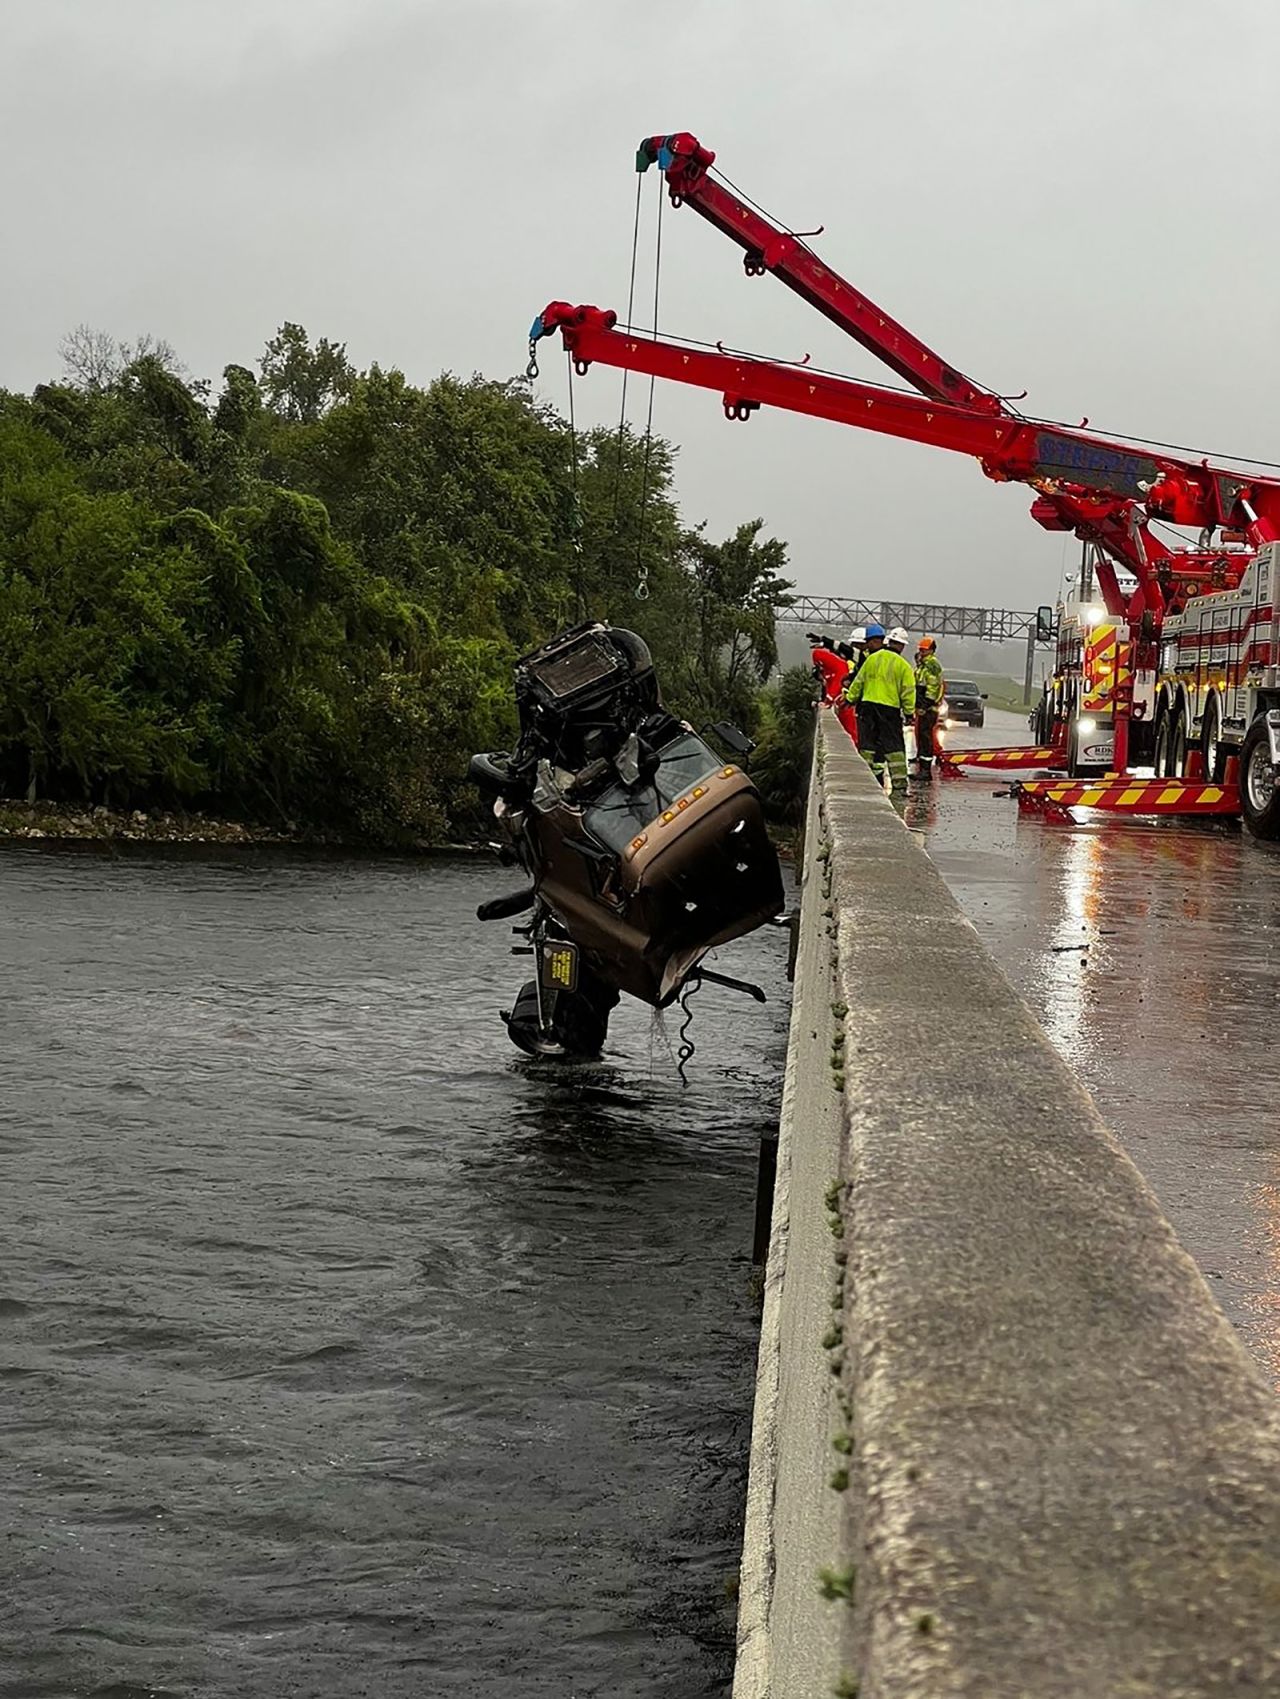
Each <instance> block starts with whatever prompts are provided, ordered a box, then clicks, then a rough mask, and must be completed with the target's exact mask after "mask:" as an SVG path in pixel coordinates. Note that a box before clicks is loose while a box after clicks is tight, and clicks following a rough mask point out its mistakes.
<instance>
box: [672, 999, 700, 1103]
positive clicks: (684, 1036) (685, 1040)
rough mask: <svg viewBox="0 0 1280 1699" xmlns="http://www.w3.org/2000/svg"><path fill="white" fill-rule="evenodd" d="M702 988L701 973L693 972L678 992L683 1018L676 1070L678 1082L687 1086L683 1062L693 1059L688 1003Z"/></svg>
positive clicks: (691, 1021)
mask: <svg viewBox="0 0 1280 1699" xmlns="http://www.w3.org/2000/svg"><path fill="white" fill-rule="evenodd" d="M701 990H702V975H701V974H695V975H694V976H693V977H692V978H691V979H690V980H689V981H688V982H687V984H686V985H685V988H684V990H683V991H682V992H681V993H680V1008H681V1011H682V1012H683V1014H684V1019H683V1020H682V1021H681V1022H680V1048H679V1049H678V1050H677V1051H676V1071H677V1073H678V1074H679V1075H680V1084H681V1085H683V1086H687V1085H688V1083H689V1076H688V1074H686V1073H685V1071H684V1070H685V1064H686V1063H687V1062H690V1061H692V1060H693V1052H694V1042H693V1040H692V1039H691V1038H690V1037H689V1028H690V1027H691V1026H692V1025H693V1010H692V1008H691V1007H690V1004H691V1003H692V1001H693V998H694V994H695V993H696V992H698V991H701Z"/></svg>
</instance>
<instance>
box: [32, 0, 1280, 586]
mask: <svg viewBox="0 0 1280 1699" xmlns="http://www.w3.org/2000/svg"><path fill="white" fill-rule="evenodd" d="M1278 50H1280V8H1278V7H1276V6H1275V4H1274V0H1057V3H1049V0H785V3H783V0H777V3H769V4H765V3H763V0H680V3H678V4H677V3H673V0H648V3H647V4H644V5H636V4H632V3H629V4H625V5H624V4H620V3H617V0H0V67H2V70H0V75H2V76H3V85H4V91H5V92H4V99H3V101H2V102H0V150H2V155H3V159H4V161H5V169H4V179H5V185H4V186H5V194H4V199H5V214H4V233H5V238H6V239H5V242H4V253H3V263H2V264H0V385H3V386H6V387H9V388H14V389H28V388H30V387H31V386H32V385H33V384H34V383H37V382H39V381H41V380H42V379H45V378H48V377H50V376H53V375H56V373H57V370H58V358H57V345H58V341H59V339H60V337H61V335H62V334H63V333H64V332H65V331H66V330H67V329H69V328H70V327H71V326H72V325H74V324H76V323H78V322H79V321H82V320H85V321H88V322H89V323H91V324H93V325H96V326H101V327H103V328H105V329H108V330H110V331H112V332H114V333H116V334H118V335H120V336H122V337H132V336H135V335H137V334H138V333H139V332H141V331H149V332H152V333H154V334H156V335H159V336H164V337H167V338H168V339H169V341H170V342H172V343H173V344H174V346H175V347H176V348H177V349H178V351H179V353H180V354H181V356H182V358H183V359H184V360H185V362H186V363H187V365H188V366H189V367H190V368H191V370H192V371H193V372H195V373H196V374H198V375H207V376H210V377H216V376H217V374H218V373H219V372H220V371H221V369H222V367H223V366H224V365H225V364H226V363H227V362H228V361H231V360H236V361H240V362H243V363H246V364H249V363H253V362H254V361H256V358H257V356H258V354H259V353H260V351H261V348H262V344H263V342H264V341H265V340H266V338H267V337H268V336H269V335H270V334H271V332H272V331H273V330H274V329H275V327H276V326H277V325H278V324H279V323H281V322H282V321H283V320H284V319H287V318H288V319H296V320H298V321H300V322H301V323H303V324H304V325H306V326H307V328H308V329H309V330H310V331H311V332H312V334H313V335H327V336H331V337H335V338H337V339H339V340H342V341H345V342H346V343H347V346H348V350H349V352H350V354H351V356H352V358H353V359H354V360H355V361H356V363H357V364H360V365H365V364H368V363H369V362H371V361H373V360H377V361H379V362H380V363H381V364H383V365H398V366H400V367H402V368H403V369H404V371H405V372H407V373H408V374H409V376H410V377H411V378H413V379H414V380H415V381H418V382H426V381H428V380H429V379H430V378H431V377H432V376H433V375H434V374H435V373H436V372H438V371H439V370H440V369H441V368H450V369H452V370H454V371H457V372H460V373H464V374H465V373H469V372H471V371H472V370H479V371H483V372H485V373H488V374H491V375H494V376H505V375H508V374H510V373H512V372H514V371H516V370H518V369H520V368H521V367H522V366H523V363H524V357H525V348H524V342H525V336H526V333H527V329H528V325H529V322H530V320H531V319H532V318H533V316H534V314H535V312H537V311H538V310H539V309H540V308H541V307H542V306H543V305H544V304H545V303H546V302H547V301H548V300H550V299H553V298H563V299H569V300H573V301H592V302H595V303H597V304H599V305H602V306H614V307H617V308H619V309H623V308H625V305H626V291H627V270H628V262H629V256H630V246H631V220H632V212H633V205H634V202H633V195H634V171H633V160H634V154H635V148H636V144H637V142H638V141H639V139H640V138H641V137H642V136H644V135H649V134H655V133H658V132H665V131H670V130H676V129H690V130H692V131H694V133H695V134H697V135H698V136H699V137H700V138H701V139H702V140H703V141H704V142H705V143H706V144H707V145H708V146H710V147H713V148H715V149H716V150H717V154H718V163H719V164H720V165H722V166H723V168H724V170H725V171H726V172H727V173H728V175H729V176H730V177H731V178H733V179H734V180H735V181H736V182H737V183H739V184H741V185H742V187H743V188H744V189H746V191H747V192H748V193H749V194H750V195H752V196H753V197H754V198H755V199H756V200H758V201H760V202H761V203H762V204H763V205H764V206H766V207H768V208H769V209H770V210H771V211H773V212H775V213H777V214H778V215H780V216H781V217H783V218H784V219H786V220H789V221H790V222H791V223H792V224H793V225H794V226H796V227H797V228H800V229H808V228H811V227H813V226H816V225H818V224H825V226H826V234H825V235H824V236H823V237H822V238H821V240H820V242H818V243H817V244H816V245H817V246H818V247H819V249H820V251H821V252H822V254H823V255H824V257H826V258H827V259H829V260H830V262H831V264H832V265H833V266H835V267H836V268H837V269H838V270H840V271H842V272H843V273H844V274H845V275H846V276H848V277H849V278H850V279H851V280H852V281H854V282H855V283H857V284H858V285H859V286H860V287H861V288H863V289H865V290H866V291H867V292H868V293H869V294H870V295H871V296H872V298H873V299H875V300H877V301H878V302H879V303H880V304H881V305H882V306H884V307H885V308H886V309H888V310H889V311H890V312H892V313H893V314H894V315H895V316H896V317H897V318H899V319H901V320H903V321H904V322H905V323H906V324H907V325H908V326H909V327H910V328H911V329H912V330H914V331H916V332H917V333H918V334H919V335H921V336H923V337H924V338H925V339H926V340H927V341H929V342H930V343H931V344H932V345H933V347H934V348H936V349H937V350H938V351H939V352H940V353H942V354H944V355H945V356H946V357H947V358H949V359H950V360H952V361H954V362H955V363H957V364H958V365H960V366H961V367H962V368H963V369H964V370H965V371H967V372H969V373H970V374H971V375H972V376H974V377H975V378H978V379H979V380H980V381H982V382H984V383H987V384H990V385H992V386H993V387H996V388H998V389H1000V390H1002V391H1005V392H1016V391H1018V390H1021V389H1024V388H1025V389H1028V390H1029V391H1030V395H1029V398H1028V400H1027V402H1026V403H1025V404H1024V405H1025V406H1026V407H1027V408H1028V409H1029V410H1034V411H1035V412H1038V413H1042V414H1045V415H1048V416H1052V417H1058V418H1063V419H1069V420H1079V419H1080V418H1081V417H1082V416H1083V415H1085V414H1087V415H1088V416H1089V418H1090V420H1091V422H1092V424H1093V425H1094V426H1095V427H1097V428H1102V429H1113V430H1120V431H1133V432H1141V433H1144V434H1149V435H1152V436H1157V437H1164V438H1167V439H1169V440H1171V441H1175V442H1184V443H1188V444H1191V445H1194V446H1197V447H1201V448H1206V449H1209V450H1213V451H1228V452H1232V453H1237V454H1250V455H1256V456H1260V457H1264V458H1274V459H1277V460H1280V430H1277V428H1276V427H1275V423H1274V421H1275V417H1276V408H1277V399H1276V398H1277V376H1278V375H1280V374H1278V372H1277V354H1278V347H1280V342H1278V338H1277V328H1278V318H1280V314H1278V310H1277V294H1278V291H1280V264H1278V263H1277V261H1278V260H1280V230H1278V229H1277V221H1276V204H1277V196H1276V177H1277V165H1278V162H1280V147H1278V146H1277V143H1278V141H1280V102H1278V101H1277V99H1276V97H1275V90H1274V66H1275V64H1276V62H1277V57H1278ZM657 182H658V179H657V175H656V173H651V181H650V182H649V183H647V185H646V187H647V189H648V190H649V192H648V194H647V195H646V209H647V220H649V221H651V220H652V217H653V213H654V210H655V206H654V202H655V197H656V194H657ZM648 228H649V229H650V231H651V228H652V226H651V223H649V225H648ZM663 240H664V258H663V275H662V283H663V288H662V322H663V324H664V326H665V327H667V328H669V329H671V330H672V331H676V332H679V333H681V334H685V335H689V336H695V337H704V338H708V339H714V338H717V337H719V338H723V339H725V340H726V341H729V342H732V343H733V344H735V345H737V346H740V347H746V348H753V349H757V350H759V351H762V352H766V353H777V354H780V355H782V356H784V357H798V356H799V355H802V354H804V353H806V352H809V353H811V354H812V356H813V358H814V360H815V361H816V362H818V363H821V364H825V365H831V366H834V367H835V368H837V369H840V370H846V371H849V372H851V373H853V374H855V375H859V376H864V377H870V378H875V377H877V376H879V375H880V373H879V371H878V368H877V367H876V364H875V362H874V361H873V360H872V359H871V358H870V356H868V355H865V354H863V353H862V351H861V350H860V349H858V348H857V347H856V346H855V345H854V344H852V343H849V342H848V341H847V340H846V339H845V338H843V337H842V336H841V335H840V334H839V332H838V331H836V330H835V328H834V327H833V326H829V325H828V324H826V323H825V321H823V320H822V319H820V318H819V317H818V316H817V315H816V314H814V313H813V312H812V311H811V310H809V309H808V308H806V307H805V306H804V304H803V303H802V302H800V301H799V300H798V299H796V298H794V297H792V296H791V295H790V294H789V292H788V291H787V290H786V289H784V288H783V287H782V286H781V285H780V284H778V283H777V282H776V281H774V280H773V279H769V278H766V279H761V280H757V281H752V282H749V281H748V280H746V279H745V278H744V277H743V274H742V269H741V262H740V258H739V255H738V252H737V250H736V249H735V248H733V247H732V246H731V245H730V244H729V243H728V242H726V241H725V240H724V238H722V237H720V236H718V235H717V234H716V233H715V232H714V231H713V230H711V229H710V228H709V227H708V226H706V225H704V224H703V223H702V221H701V220H700V219H698V218H697V217H696V216H695V215H694V214H692V213H690V212H688V211H684V212H678V213H671V212H670V209H668V215H667V217H666V218H665V220H664V239H663ZM543 365H544V376H543V379H542V381H541V388H542V390H543V392H544V393H545V394H546V395H548V396H549V397H550V398H551V399H553V400H555V401H556V402H557V403H559V404H561V405H563V403H564V399H565V395H564V385H565V374H564V368H563V363H562V361H561V360H560V359H558V358H549V359H546V360H544V362H543ZM619 383H620V379H619V376H618V374H617V373H613V372H606V371H603V370H599V369H597V370H594V371H593V372H592V373H591V374H590V375H589V377H588V378H587V379H585V380H583V381H582V382H580V384H579V385H578V391H577V393H578V401H579V408H580V417H581V416H582V415H583V414H585V415H587V416H588V417H594V418H599V419H603V420H616V417H617V408H618V391H619ZM644 387H645V386H643V385H642V384H640V383H638V382H637V381H635V380H633V381H632V384H631V397H632V403H633V405H632V413H633V416H636V415H637V413H638V412H642V408H643V391H644ZM655 425H656V428H658V429H660V430H661V432H662V433H663V434H664V435H667V436H669V437H671V438H672V439H674V440H675V441H676V442H678V443H680V444H681V445H682V452H681V455H680V459H679V463H678V477H679V487H680V494H681V499H682V504H683V508H684V511H685V515H686V517H687V518H688V519H689V520H695V519H699V518H706V519H707V520H708V521H709V523H710V526H711V528H712V531H713V532H721V531H725V530H727V529H729V528H730V527H731V526H733V525H734V524H736V523H737V522H738V521H739V520H741V519H744V518H749V517H753V516H755V515H756V514H762V515H763V516H764V518H765V519H766V521H767V523H768V525H769V526H770V528H771V529H772V530H773V531H774V532H776V533H777V534H778V535H780V536H783V537H785V538H786V539H787V540H788V541H789V543H790V545H791V550H792V563H793V571H794V574H795V576H796V578H797V580H798V581H799V582H800V583H801V585H802V586H803V587H804V588H806V589H812V590H815V591H827V592H832V593H836V592H842V593H848V594H858V595H865V596H871V595H883V594H887V593H897V594H903V595H915V596H919V597H922V598H923V597H931V598H937V599H946V600H949V601H960V602H986V601H993V602H1007V603H1009V604H1011V605H1014V606H1019V607H1025V606H1030V605H1033V604H1034V603H1036V602H1038V601H1041V600H1044V599H1047V598H1049V597H1051V596H1052V594H1053V593H1054V591H1055V590H1056V587H1057V584H1058V581H1059V578H1060V574H1061V571H1062V569H1063V565H1064V561H1066V560H1067V558H1068V550H1067V548H1066V546H1065V545H1064V543H1063V541H1062V540H1061V539H1059V538H1056V537H1052V536H1050V535H1049V534H1048V533H1046V532H1043V531H1041V530H1040V529H1039V528H1038V527H1037V526H1035V525H1034V524H1033V522H1032V521H1031V519H1030V518H1029V517H1028V514H1027V508H1028V505H1029V494H1028V492H1026V491H1024V490H1022V489H1021V488H1019V487H1018V486H1003V487H1002V486H997V485H993V484H990V483H988V482H987V481H986V480H985V479H984V478H983V477H982V475H981V473H980V472H979V470H978V469H977V467H976V465H974V464H973V463H971V462H969V461H967V460H964V459H959V458H955V457H952V456H949V455H945V454H943V453H941V452H940V451H937V450H933V449H928V448H921V447H913V446H912V445H910V444H900V443H892V442H887V441H884V440H880V439H877V438H874V437H871V436H863V435H861V434H860V433H858V432H856V431H853V430H849V429H846V428H842V427H840V426H837V425H831V424H825V423H822V422H819V421H807V420H801V419H797V418H791V417H787V416H784V415H782V414H777V413H766V412H761V413H759V414H757V415H756V416H755V417H754V418H753V420H752V421H751V423H750V424H748V425H745V426H741V425H735V426H731V425H728V424H726V423H725V421H724V420H723V418H722V415H721V411H720V406H719V402H718V399H717V397H716V396H715V395H713V394H710V393H706V392H700V391H693V390H687V391H686V390H682V389H680V388H679V387H677V386H674V385H670V386H659V390H658V396H657V402H656V408H655ZM1070 558H1071V559H1072V560H1074V545H1073V546H1072V550H1071V553H1070Z"/></svg>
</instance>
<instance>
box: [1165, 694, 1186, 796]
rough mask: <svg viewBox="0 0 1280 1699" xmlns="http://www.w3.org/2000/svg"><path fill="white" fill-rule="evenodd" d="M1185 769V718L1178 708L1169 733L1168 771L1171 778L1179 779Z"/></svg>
mask: <svg viewBox="0 0 1280 1699" xmlns="http://www.w3.org/2000/svg"><path fill="white" fill-rule="evenodd" d="M1186 770H1187V719H1186V715H1185V714H1184V713H1183V712H1182V709H1181V708H1179V709H1178V712H1177V713H1176V714H1175V715H1174V716H1173V727H1172V730H1171V731H1170V733H1169V772H1168V775H1167V776H1168V777H1169V778H1171V779H1180V778H1181V777H1182V775H1183V774H1184V773H1185V772H1186Z"/></svg>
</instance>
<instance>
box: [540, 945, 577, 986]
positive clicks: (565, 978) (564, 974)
mask: <svg viewBox="0 0 1280 1699" xmlns="http://www.w3.org/2000/svg"><path fill="white" fill-rule="evenodd" d="M539 973H540V977H541V980H542V988H543V990H544V991H576V990H577V989H578V946H577V945H576V944H568V943H565V942H562V941H561V940H560V939H558V938H557V939H555V940H554V941H552V940H547V941H546V942H544V944H543V946H542V956H541V960H540V962H539Z"/></svg>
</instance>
